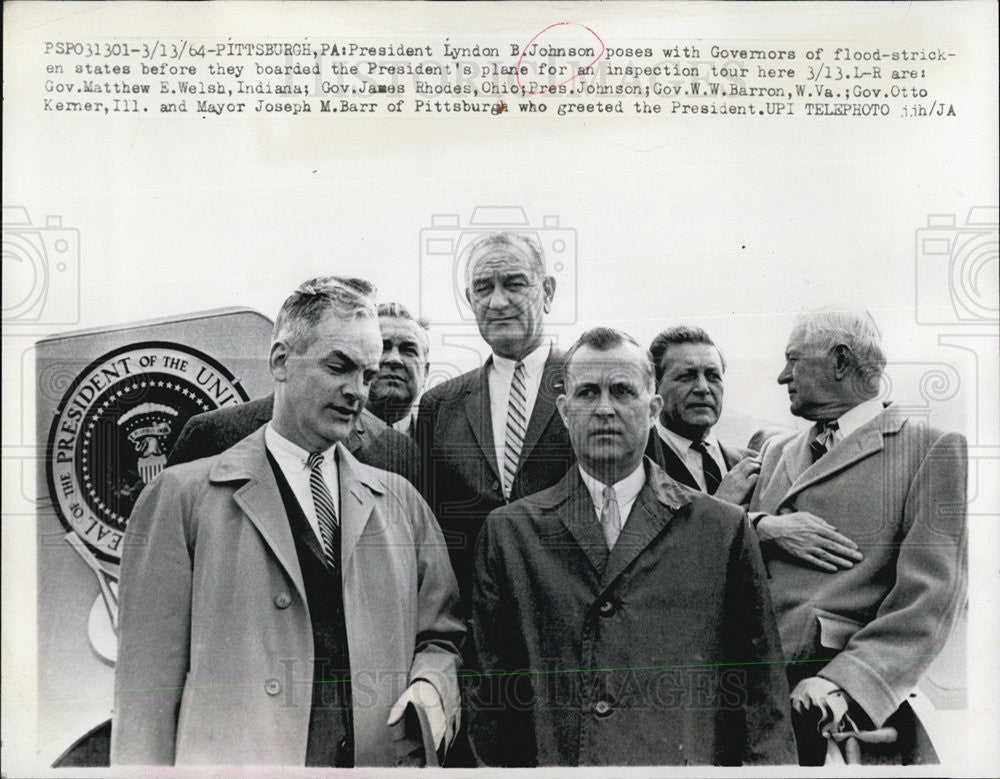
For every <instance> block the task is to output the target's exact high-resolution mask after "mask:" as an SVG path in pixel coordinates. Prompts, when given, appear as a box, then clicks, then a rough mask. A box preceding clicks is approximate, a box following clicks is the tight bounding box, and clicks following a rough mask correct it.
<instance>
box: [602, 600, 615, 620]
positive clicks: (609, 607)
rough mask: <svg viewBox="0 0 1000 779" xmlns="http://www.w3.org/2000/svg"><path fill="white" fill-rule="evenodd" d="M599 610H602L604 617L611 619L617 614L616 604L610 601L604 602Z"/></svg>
mask: <svg viewBox="0 0 1000 779" xmlns="http://www.w3.org/2000/svg"><path fill="white" fill-rule="evenodd" d="M598 609H599V610H600V612H601V616H602V617H610V616H611V615H612V614H614V613H615V604H614V602H613V601H610V600H602V601H601V605H600V606H598Z"/></svg>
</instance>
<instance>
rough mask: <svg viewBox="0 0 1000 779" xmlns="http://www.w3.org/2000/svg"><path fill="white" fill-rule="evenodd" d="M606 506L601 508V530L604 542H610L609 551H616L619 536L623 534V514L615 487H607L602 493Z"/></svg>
mask: <svg viewBox="0 0 1000 779" xmlns="http://www.w3.org/2000/svg"><path fill="white" fill-rule="evenodd" d="M602 495H603V497H604V505H603V506H601V530H603V531H604V540H605V541H607V542H608V549H614V548H615V543H616V542H617V541H618V536H619V535H620V534H621V532H622V514H621V509H620V508H619V507H618V496H617V495H616V494H615V488H614V487H605V488H604V492H603V493H602Z"/></svg>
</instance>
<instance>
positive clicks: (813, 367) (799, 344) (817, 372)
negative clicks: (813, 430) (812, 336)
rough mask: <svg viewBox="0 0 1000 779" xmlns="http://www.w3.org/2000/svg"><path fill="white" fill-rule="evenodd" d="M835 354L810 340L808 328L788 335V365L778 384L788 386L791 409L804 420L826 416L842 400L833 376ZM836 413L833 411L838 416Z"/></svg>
mask: <svg viewBox="0 0 1000 779" xmlns="http://www.w3.org/2000/svg"><path fill="white" fill-rule="evenodd" d="M835 366H836V359H835V357H834V356H833V355H832V354H831V353H830V352H829V351H827V350H825V349H822V348H819V347H817V345H816V344H815V343H810V342H809V341H808V340H807V338H806V334H805V328H803V327H797V328H795V329H794V330H792V334H791V335H790V336H789V337H788V346H787V347H786V348H785V367H784V369H783V370H782V371H781V373H780V374H778V384H784V385H786V386H787V387H788V399H789V400H790V401H791V411H792V413H793V414H794V415H795V416H797V417H803V418H804V419H824V418H826V417H827V415H825V414H824V411H825V410H826V409H828V408H830V407H831V406H835V405H836V404H838V403H839V402H841V401H840V395H839V393H838V383H837V380H836V378H835V376H834V369H835ZM836 416H837V414H833V417H831V418H835V417H836Z"/></svg>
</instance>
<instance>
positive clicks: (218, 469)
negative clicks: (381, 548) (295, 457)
mask: <svg viewBox="0 0 1000 779" xmlns="http://www.w3.org/2000/svg"><path fill="white" fill-rule="evenodd" d="M244 480H245V482H246V483H245V484H243V485H242V486H240V487H238V488H237V489H236V491H235V492H234V493H233V500H234V501H236V504H237V505H238V506H239V507H240V508H241V509H242V510H243V513H244V514H246V516H247V519H249V520H250V523H251V524H252V525H253V526H254V527H255V528H256V529H257V532H258V533H260V535H261V537H262V538H263V539H264V542H265V543H266V544H267V545H268V547H269V548H270V549H271V552H272V553H273V554H274V556H275V557H276V558H277V560H278V562H279V563H280V564H281V566H282V568H284V569H285V572H286V573H287V574H288V577H289V578H290V579H291V580H292V582H293V583H294V585H295V587H296V588H297V589H298V591H299V594H300V595H301V596H302V598H303V600H304V599H305V597H306V590H305V584H304V583H303V581H302V571H301V569H300V567H299V560H298V555H297V553H296V551H295V539H294V538H293V537H292V530H291V527H290V526H289V524H288V516H287V515H286V513H285V506H284V504H283V503H282V502H281V493H280V492H279V491H278V483H277V482H276V481H275V479H274V472H273V471H272V470H271V466H270V465H269V464H268V462H267V449H266V447H265V445H264V428H263V427H261V428H258V429H257V430H256V431H255V432H254V433H251V434H250V435H249V436H248V437H246V438H244V439H243V440H242V441H240V442H239V443H238V444H236V445H235V446H233V447H232V448H230V449H227V450H226V451H225V452H223V453H222V454H221V455H219V459H218V460H217V461H216V463H215V465H214V466H213V467H212V470H211V472H210V473H209V481H211V482H213V483H217V484H218V483H224V482H232V481H244Z"/></svg>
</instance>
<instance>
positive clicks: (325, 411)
mask: <svg viewBox="0 0 1000 779" xmlns="http://www.w3.org/2000/svg"><path fill="white" fill-rule="evenodd" d="M381 343H382V341H381V338H380V335H379V329H378V323H377V322H376V320H375V319H374V318H373V317H369V316H358V317H354V318H352V319H338V318H337V317H336V316H334V315H333V314H332V313H327V314H326V315H325V316H324V317H323V319H322V320H320V322H319V323H318V324H317V325H316V327H314V328H313V329H312V331H311V336H310V340H309V343H308V346H307V347H306V348H305V349H304V350H303V351H302V352H301V353H298V354H296V353H294V352H292V351H291V350H290V349H289V348H288V345H287V344H285V343H283V342H282V341H276V342H275V343H274V345H273V346H272V347H271V362H270V365H271V375H272V377H273V378H274V380H275V382H276V384H277V385H278V386H277V387H276V392H275V410H274V419H275V425H276V426H277V429H278V432H279V433H281V434H282V435H283V436H285V437H286V438H288V439H289V440H290V441H292V442H294V443H296V444H298V445H299V446H301V447H302V448H303V449H305V450H306V451H309V452H316V451H321V450H323V449H327V448H329V447H330V446H332V445H333V444H335V443H337V442H338V441H343V440H344V439H345V438H347V436H348V434H349V433H350V432H351V431H352V430H353V429H354V424H355V422H356V421H357V418H358V416H359V415H360V414H361V410H362V409H363V408H364V406H365V401H366V400H367V399H368V390H369V387H370V386H371V382H372V380H373V379H374V378H375V375H376V374H377V373H378V363H379V355H380V353H381Z"/></svg>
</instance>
